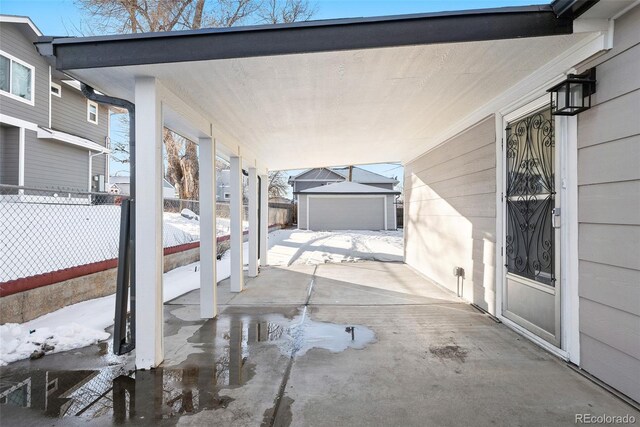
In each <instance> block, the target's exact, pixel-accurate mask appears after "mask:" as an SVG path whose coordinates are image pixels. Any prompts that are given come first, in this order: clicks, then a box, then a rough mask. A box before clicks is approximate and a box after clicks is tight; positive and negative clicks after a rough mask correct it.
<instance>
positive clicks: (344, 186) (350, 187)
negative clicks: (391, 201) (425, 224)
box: [300, 181, 400, 194]
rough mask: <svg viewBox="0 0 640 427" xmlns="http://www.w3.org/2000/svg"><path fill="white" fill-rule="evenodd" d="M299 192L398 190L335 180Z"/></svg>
mask: <svg viewBox="0 0 640 427" xmlns="http://www.w3.org/2000/svg"><path fill="white" fill-rule="evenodd" d="M300 193H301V194H400V192H399V191H395V190H388V189H386V188H380V187H374V186H372V185H365V184H359V183H357V182H349V181H343V182H337V183H335V184H329V185H322V186H320V187H313V188H308V189H306V190H302V191H300Z"/></svg>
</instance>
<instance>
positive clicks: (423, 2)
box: [0, 0, 548, 181]
mask: <svg viewBox="0 0 640 427" xmlns="http://www.w3.org/2000/svg"><path fill="white" fill-rule="evenodd" d="M312 3H315V5H316V13H315V14H314V16H313V17H312V19H333V18H353V17H367V16H382V15H402V14H408V13H426V12H439V11H447V10H464V9H482V8H490V7H505V6H522V5H529V4H541V3H548V0H547V1H545V0H537V1H536V0H316V1H315V2H314V1H313V0H312ZM0 13H2V14H9V15H24V16H29V17H30V18H31V19H32V21H33V22H34V23H35V24H36V26H38V28H39V29H40V31H42V32H43V33H44V34H45V35H59V36H67V35H77V30H76V28H78V27H79V23H80V22H81V21H82V11H81V10H80V9H79V8H78V7H77V6H76V4H75V2H74V0H0ZM112 126H114V127H117V126H118V123H116V122H115V121H112ZM335 166H338V165H335ZM362 167H363V168H365V169H367V170H370V171H372V172H375V173H379V174H381V175H384V176H389V177H394V176H395V177H398V179H399V180H400V181H402V175H403V170H402V167H401V166H398V165H397V164H388V163H384V164H378V165H365V166H362ZM123 169H128V167H127V166H123V165H122V164H120V163H117V162H113V161H112V162H111V172H112V174H113V173H115V172H116V171H118V170H123ZM299 172H300V171H291V172H290V174H291V175H296V174H297V173H299Z"/></svg>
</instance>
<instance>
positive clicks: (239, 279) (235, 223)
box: [229, 156, 244, 292]
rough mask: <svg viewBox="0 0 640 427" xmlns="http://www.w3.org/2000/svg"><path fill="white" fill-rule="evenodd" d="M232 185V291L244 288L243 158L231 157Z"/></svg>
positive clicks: (230, 241)
mask: <svg viewBox="0 0 640 427" xmlns="http://www.w3.org/2000/svg"><path fill="white" fill-rule="evenodd" d="M229 173H230V175H231V177H230V181H231V182H230V185H231V203H230V204H231V206H230V214H229V215H230V216H231V221H230V222H231V224H230V226H231V230H230V238H229V243H230V245H231V259H230V261H231V292H242V290H243V288H244V275H243V271H242V267H243V265H244V262H243V259H242V258H243V256H242V255H243V252H244V251H243V240H244V239H243V237H244V236H243V230H242V210H243V209H242V158H241V157H239V156H232V157H231V171H230V172H229Z"/></svg>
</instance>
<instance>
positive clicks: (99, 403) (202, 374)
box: [0, 307, 374, 425]
mask: <svg viewBox="0 0 640 427" xmlns="http://www.w3.org/2000/svg"><path fill="white" fill-rule="evenodd" d="M350 327H351V326H347V325H337V324H330V323H322V322H315V321H312V320H310V319H309V318H308V316H307V315H306V307H305V308H304V309H303V311H302V312H301V314H300V315H298V316H296V317H294V318H293V319H287V318H285V317H284V316H282V315H266V316H260V318H258V319H254V318H251V317H250V316H237V315H229V316H220V318H218V319H217V320H209V321H206V322H205V323H204V324H203V325H202V326H201V327H200V328H199V329H198V330H197V331H196V332H195V333H194V334H193V335H192V336H191V337H189V338H188V339H187V340H186V341H187V342H189V343H190V344H191V346H192V348H195V349H197V351H195V352H192V353H191V354H189V355H188V357H186V359H185V360H184V361H183V362H182V363H180V364H178V365H175V366H165V367H161V368H158V369H153V370H147V371H137V372H128V371H126V369H125V367H124V366H123V364H122V363H116V362H118V360H119V359H116V358H114V360H113V361H111V362H110V366H106V367H104V368H101V369H99V370H76V371H55V370H34V369H29V368H28V366H27V367H25V368H24V369H23V370H16V371H11V373H10V374H9V375H2V379H1V381H0V403H1V404H4V405H11V406H14V407H22V408H29V409H31V410H36V411H38V412H39V413H40V414H44V415H45V416H47V417H56V418H58V417H69V416H74V417H82V418H85V419H97V418H101V419H103V420H110V421H111V422H113V423H116V424H121V423H128V422H134V423H137V422H144V423H145V424H146V423H147V422H149V421H150V420H165V422H169V423H173V422H174V421H175V422H177V419H178V417H179V416H181V415H183V414H194V413H197V412H199V411H202V410H212V409H218V408H226V407H227V406H228V405H229V404H230V403H231V402H232V401H233V399H232V398H230V397H228V396H220V394H219V393H220V392H221V391H223V390H224V389H229V388H235V387H239V386H242V385H243V384H245V383H246V382H247V381H249V380H250V379H251V378H252V377H253V375H254V368H255V366H254V365H253V364H251V363H250V362H249V359H250V353H251V351H250V350H251V348H252V347H253V346H262V345H277V347H278V348H279V349H280V351H281V352H282V353H283V355H286V356H287V357H291V356H301V355H303V354H305V353H306V352H307V351H308V350H309V349H311V348H323V349H327V350H329V351H332V352H338V351H343V350H345V349H347V348H349V347H353V348H362V347H364V346H365V345H366V344H367V343H369V342H371V341H372V340H373V339H374V334H373V332H372V331H371V330H369V329H367V328H365V327H361V326H355V327H354V329H353V330H351V329H349V328H350ZM352 333H353V336H352ZM97 351H98V354H99V355H102V356H106V355H108V354H109V353H110V350H109V348H108V344H106V343H101V344H99V345H98V347H97ZM71 357H73V356H71ZM120 360H121V359H120ZM12 417H15V419H12ZM19 420H20V413H19V412H15V411H10V412H9V411H7V413H5V414H3V423H7V425H17V424H18V423H19Z"/></svg>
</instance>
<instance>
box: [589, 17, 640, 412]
mask: <svg viewBox="0 0 640 427" xmlns="http://www.w3.org/2000/svg"><path fill="white" fill-rule="evenodd" d="M593 66H597V79H598V86H597V92H596V94H595V95H594V97H593V99H592V102H593V104H594V105H593V107H592V108H591V109H590V110H588V111H585V112H584V113H581V114H580V115H578V222H579V232H578V245H579V247H578V249H579V264H578V268H579V292H580V359H581V363H580V364H581V367H582V368H583V369H584V370H586V371H588V372H589V373H591V374H593V375H594V376H596V377H598V378H600V379H601V380H603V381H605V382H606V383H608V384H610V385H611V386H613V387H615V388H617V389H618V390H620V391H621V392H623V393H625V394H627V395H628V396H630V397H632V398H633V399H635V400H640V255H639V254H640V121H639V120H637V119H635V120H634V119H630V116H629V114H631V115H634V114H635V115H636V116H637V114H638V111H640V6H636V7H635V8H634V9H633V10H632V11H630V12H628V13H627V14H626V15H623V17H622V18H621V19H619V20H617V21H616V25H615V32H614V47H613V49H612V50H611V51H609V52H608V53H607V54H606V55H604V56H602V57H600V58H598V59H596V60H594V61H592V62H590V63H587V64H584V66H583V67H581V69H580V71H582V70H583V69H587V68H590V67H593Z"/></svg>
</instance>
